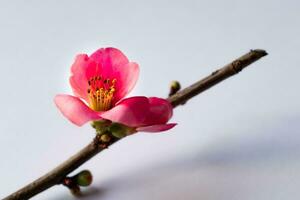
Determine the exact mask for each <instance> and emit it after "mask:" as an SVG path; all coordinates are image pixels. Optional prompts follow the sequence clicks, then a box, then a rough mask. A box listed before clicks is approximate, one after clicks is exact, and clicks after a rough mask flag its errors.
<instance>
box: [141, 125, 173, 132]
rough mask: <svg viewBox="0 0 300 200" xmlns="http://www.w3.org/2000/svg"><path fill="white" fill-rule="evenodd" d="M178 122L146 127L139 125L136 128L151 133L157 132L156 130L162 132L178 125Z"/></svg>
mask: <svg viewBox="0 0 300 200" xmlns="http://www.w3.org/2000/svg"><path fill="white" fill-rule="evenodd" d="M176 125H177V124H176V123H170V124H157V125H152V126H144V127H139V128H137V129H136V130H137V131H142V132H151V133H156V132H162V131H166V130H169V129H171V128H173V127H174V126H176Z"/></svg>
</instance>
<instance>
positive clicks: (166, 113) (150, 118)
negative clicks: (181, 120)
mask: <svg viewBox="0 0 300 200" xmlns="http://www.w3.org/2000/svg"><path fill="white" fill-rule="evenodd" d="M149 103H150V106H149V113H148V115H147V118H146V120H145V122H144V125H147V126H148V125H154V124H165V123H167V122H168V121H169V119H170V118H171V117H172V115H173V107H172V105H171V104H170V102H169V101H167V100H165V99H162V98H157V97H150V98H149Z"/></svg>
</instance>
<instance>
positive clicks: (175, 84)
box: [169, 81, 181, 96]
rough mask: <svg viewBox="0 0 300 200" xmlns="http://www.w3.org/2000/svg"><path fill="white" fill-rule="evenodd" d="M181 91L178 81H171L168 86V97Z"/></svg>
mask: <svg viewBox="0 0 300 200" xmlns="http://www.w3.org/2000/svg"><path fill="white" fill-rule="evenodd" d="M180 89H181V86H180V83H179V82H178V81H172V82H171V85H170V92H169V96H172V95H174V94H176V93H177V92H178V91H179V90H180Z"/></svg>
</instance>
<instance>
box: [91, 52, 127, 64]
mask: <svg viewBox="0 0 300 200" xmlns="http://www.w3.org/2000/svg"><path fill="white" fill-rule="evenodd" d="M90 58H91V59H92V60H94V61H95V62H97V63H101V64H102V65H103V66H104V67H107V68H114V67H115V66H120V65H121V66H122V65H126V64H127V63H129V60H128V59H127V57H126V56H125V55H124V54H123V53H122V51H120V50H119V49H116V48H113V47H108V48H101V49H98V50H97V51H96V52H94V53H93V54H92V55H91V56H90Z"/></svg>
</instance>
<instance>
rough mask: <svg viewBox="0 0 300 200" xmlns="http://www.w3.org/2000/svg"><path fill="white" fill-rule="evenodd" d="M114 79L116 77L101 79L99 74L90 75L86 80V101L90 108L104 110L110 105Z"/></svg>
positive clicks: (113, 90) (113, 91)
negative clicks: (87, 85) (87, 86)
mask: <svg viewBox="0 0 300 200" xmlns="http://www.w3.org/2000/svg"><path fill="white" fill-rule="evenodd" d="M116 81H117V80H116V79H113V80H112V81H110V80H109V79H103V78H102V77H100V76H95V77H91V78H90V79H89V80H88V84H89V88H88V90H87V92H88V101H89V102H88V103H89V106H90V108H91V109H93V110H95V111H105V110H109V109H110V108H111V107H112V100H113V97H114V93H115V91H116V88H115V83H116Z"/></svg>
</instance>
